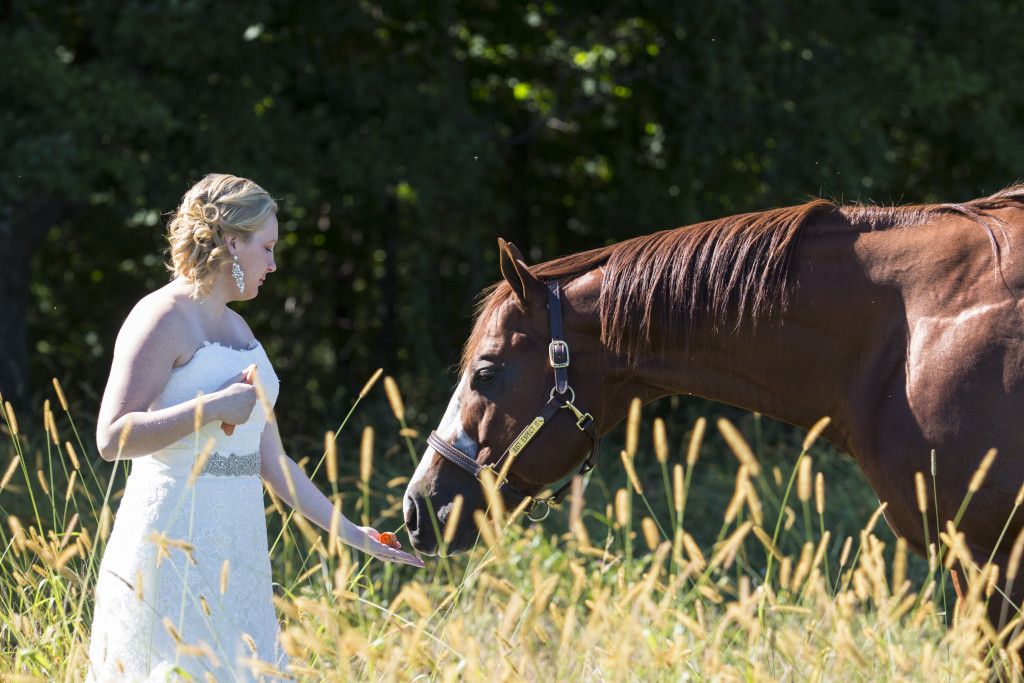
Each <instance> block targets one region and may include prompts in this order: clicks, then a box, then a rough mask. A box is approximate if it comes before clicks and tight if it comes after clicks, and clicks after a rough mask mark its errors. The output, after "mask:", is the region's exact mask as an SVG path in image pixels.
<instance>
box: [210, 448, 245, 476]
mask: <svg viewBox="0 0 1024 683" xmlns="http://www.w3.org/2000/svg"><path fill="white" fill-rule="evenodd" d="M259 473H260V452H259V451H253V452H252V453H246V454H245V455H221V454H220V453H210V456H209V457H208V458H207V459H206V464H205V465H203V469H202V471H200V472H199V476H201V477H202V476H206V475H213V476H216V477H255V476H256V475H258V474H259Z"/></svg>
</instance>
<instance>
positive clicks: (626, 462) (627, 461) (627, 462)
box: [619, 451, 644, 496]
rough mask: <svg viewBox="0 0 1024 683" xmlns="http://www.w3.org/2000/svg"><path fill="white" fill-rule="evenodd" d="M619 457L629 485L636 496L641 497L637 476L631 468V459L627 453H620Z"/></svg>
mask: <svg viewBox="0 0 1024 683" xmlns="http://www.w3.org/2000/svg"><path fill="white" fill-rule="evenodd" d="M619 455H620V456H621V457H622V466H623V467H624V468H625V470H626V477H627V478H628V479H629V483H630V485H631V486H632V487H633V490H634V491H636V493H637V495H641V496H642V495H643V492H644V491H643V489H642V488H641V487H640V477H638V476H637V474H636V468H635V467H634V466H633V457H632V456H631V455H630V454H629V451H622V452H621V453H619Z"/></svg>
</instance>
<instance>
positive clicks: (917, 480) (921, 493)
mask: <svg viewBox="0 0 1024 683" xmlns="http://www.w3.org/2000/svg"><path fill="white" fill-rule="evenodd" d="M914 489H915V491H916V492H917V510H918V512H922V513H923V512H927V511H928V489H927V487H926V486H925V483H924V474H923V473H921V472H914ZM1021 491H1022V492H1024V486H1022V487H1021ZM1019 496H1020V494H1018V497H1019Z"/></svg>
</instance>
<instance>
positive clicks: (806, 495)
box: [796, 455, 811, 503]
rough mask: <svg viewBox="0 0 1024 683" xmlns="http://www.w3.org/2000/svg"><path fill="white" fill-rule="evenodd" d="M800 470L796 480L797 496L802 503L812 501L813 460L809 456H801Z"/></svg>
mask: <svg viewBox="0 0 1024 683" xmlns="http://www.w3.org/2000/svg"><path fill="white" fill-rule="evenodd" d="M798 467H799V470H798V473H797V478H796V496H797V498H799V499H800V502H801V503H806V502H807V501H809V500H810V499H811V458H810V456H807V455H802V456H800V464H799V466H798Z"/></svg>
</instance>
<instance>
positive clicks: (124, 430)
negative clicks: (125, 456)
mask: <svg viewBox="0 0 1024 683" xmlns="http://www.w3.org/2000/svg"><path fill="white" fill-rule="evenodd" d="M131 433H132V416H131V415H129V416H128V417H127V418H125V421H124V426H123V427H121V434H120V435H119V436H118V437H117V453H118V455H120V454H121V451H123V450H124V445H125V443H127V441H128V435H129V434H131Z"/></svg>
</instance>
